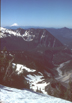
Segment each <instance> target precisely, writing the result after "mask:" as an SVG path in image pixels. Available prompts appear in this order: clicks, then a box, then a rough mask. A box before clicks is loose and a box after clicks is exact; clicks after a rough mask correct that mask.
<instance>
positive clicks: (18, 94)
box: [0, 85, 71, 103]
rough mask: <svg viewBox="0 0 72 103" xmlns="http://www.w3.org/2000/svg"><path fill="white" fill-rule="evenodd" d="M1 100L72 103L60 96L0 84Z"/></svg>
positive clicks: (28, 102)
mask: <svg viewBox="0 0 72 103" xmlns="http://www.w3.org/2000/svg"><path fill="white" fill-rule="evenodd" d="M0 101H3V103H71V102H70V101H66V100H63V99H60V98H55V97H52V96H49V95H43V94H40V93H35V92H32V91H29V90H19V89H15V88H10V87H5V86H2V85H0Z"/></svg>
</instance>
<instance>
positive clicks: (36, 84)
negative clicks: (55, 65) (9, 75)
mask: <svg viewBox="0 0 72 103" xmlns="http://www.w3.org/2000/svg"><path fill="white" fill-rule="evenodd" d="M15 65H16V64H15V63H13V68H14V66H15ZM23 70H26V71H27V75H26V76H24V78H25V79H26V81H28V83H29V84H30V89H32V90H33V91H36V90H40V91H42V92H43V93H44V94H47V92H46V91H45V87H46V86H47V85H49V84H50V82H48V83H47V82H45V78H44V75H43V74H42V73H41V72H37V71H36V70H34V69H30V68H28V67H26V66H24V65H22V64H17V65H16V71H17V74H20V73H22V72H23ZM36 72H37V73H36ZM31 73H33V74H31Z"/></svg>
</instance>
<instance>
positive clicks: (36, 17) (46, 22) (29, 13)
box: [1, 0, 72, 28]
mask: <svg viewBox="0 0 72 103" xmlns="http://www.w3.org/2000/svg"><path fill="white" fill-rule="evenodd" d="M14 23H17V24H18V25H19V26H43V27H71V28H72V0H1V26H10V25H12V24H14Z"/></svg>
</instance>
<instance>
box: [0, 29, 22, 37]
mask: <svg viewBox="0 0 72 103" xmlns="http://www.w3.org/2000/svg"><path fill="white" fill-rule="evenodd" d="M0 32H1V33H0V38H3V37H7V36H11V35H13V36H21V35H20V33H17V32H15V31H12V30H10V29H6V28H3V27H0Z"/></svg>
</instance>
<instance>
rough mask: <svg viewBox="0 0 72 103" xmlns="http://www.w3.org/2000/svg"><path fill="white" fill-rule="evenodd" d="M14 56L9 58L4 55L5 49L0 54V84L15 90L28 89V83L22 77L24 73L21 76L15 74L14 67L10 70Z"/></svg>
mask: <svg viewBox="0 0 72 103" xmlns="http://www.w3.org/2000/svg"><path fill="white" fill-rule="evenodd" d="M13 60H14V56H13V57H10V56H9V55H6V54H5V49H4V50H3V53H0V84H2V85H5V86H10V87H15V88H20V89H22V88H27V89H29V87H30V86H29V83H28V82H27V81H26V80H25V78H24V75H25V74H26V71H23V72H22V73H21V74H18V73H17V72H16V66H15V68H14V69H13V68H12V62H13Z"/></svg>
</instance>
